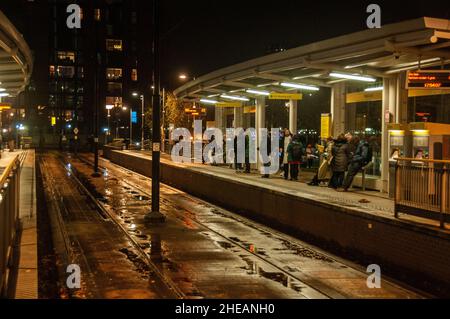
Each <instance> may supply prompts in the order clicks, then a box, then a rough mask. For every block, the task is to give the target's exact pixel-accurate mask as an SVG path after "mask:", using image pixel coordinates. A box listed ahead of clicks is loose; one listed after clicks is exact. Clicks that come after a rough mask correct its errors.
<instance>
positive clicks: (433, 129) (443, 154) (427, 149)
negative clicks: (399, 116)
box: [408, 122, 450, 160]
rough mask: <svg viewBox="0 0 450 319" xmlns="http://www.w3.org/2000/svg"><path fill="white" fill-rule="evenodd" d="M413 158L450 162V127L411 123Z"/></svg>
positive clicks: (438, 124)
mask: <svg viewBox="0 0 450 319" xmlns="http://www.w3.org/2000/svg"><path fill="white" fill-rule="evenodd" d="M408 126H409V131H410V132H411V136H412V154H411V157H412V158H418V159H419V158H424V159H435V160H450V125H449V124H440V123H429V122H420V123H410V124H409V125H408Z"/></svg>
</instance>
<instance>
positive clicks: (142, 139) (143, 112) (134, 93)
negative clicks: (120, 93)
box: [133, 92, 145, 151]
mask: <svg viewBox="0 0 450 319" xmlns="http://www.w3.org/2000/svg"><path fill="white" fill-rule="evenodd" d="M133 96H134V97H137V96H140V99H141V108H142V120H141V122H142V123H141V151H143V150H144V119H145V110H144V105H145V103H144V95H142V94H141V95H139V93H137V92H133Z"/></svg>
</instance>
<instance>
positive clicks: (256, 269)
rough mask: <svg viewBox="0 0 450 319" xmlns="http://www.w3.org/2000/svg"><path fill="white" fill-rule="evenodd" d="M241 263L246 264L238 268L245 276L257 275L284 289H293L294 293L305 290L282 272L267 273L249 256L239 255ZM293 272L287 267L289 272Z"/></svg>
mask: <svg viewBox="0 0 450 319" xmlns="http://www.w3.org/2000/svg"><path fill="white" fill-rule="evenodd" d="M239 257H241V258H242V260H243V261H245V262H246V264H247V266H243V267H240V268H241V269H244V270H246V271H247V275H259V276H261V277H263V278H266V279H268V280H271V281H275V282H277V283H280V284H282V285H283V286H284V287H287V288H290V289H293V290H294V291H296V292H301V291H302V289H303V288H305V287H304V286H303V285H302V284H301V283H300V282H298V281H296V280H292V279H290V278H289V277H288V276H287V275H286V274H283V273H282V272H268V271H265V270H264V269H262V268H261V267H260V266H259V265H258V263H257V262H256V261H254V260H252V259H251V258H250V257H249V256H246V255H239ZM291 270H295V271H296V269H293V268H290V267H289V271H291Z"/></svg>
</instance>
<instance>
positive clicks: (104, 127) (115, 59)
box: [40, 0, 152, 145]
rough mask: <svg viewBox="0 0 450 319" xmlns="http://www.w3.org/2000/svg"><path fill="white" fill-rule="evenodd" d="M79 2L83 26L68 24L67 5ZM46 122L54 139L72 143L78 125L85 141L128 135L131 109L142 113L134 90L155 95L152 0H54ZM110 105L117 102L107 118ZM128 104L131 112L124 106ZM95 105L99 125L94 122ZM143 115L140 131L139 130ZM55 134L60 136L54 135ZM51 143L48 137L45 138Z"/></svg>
mask: <svg viewBox="0 0 450 319" xmlns="http://www.w3.org/2000/svg"><path fill="white" fill-rule="evenodd" d="M71 3H77V4H78V5H79V6H80V8H81V12H80V18H81V28H80V29H77V28H74V29H70V28H69V27H68V26H67V23H66V22H67V18H68V17H69V15H70V13H68V12H67V6H68V5H69V4H71ZM47 8H48V10H49V20H48V21H49V54H48V71H47V72H48V83H49V88H48V104H47V106H46V112H45V114H43V116H45V117H46V119H47V125H45V126H43V127H40V134H41V135H42V134H45V135H46V136H51V137H50V140H52V143H50V144H55V143H58V144H60V145H61V144H64V142H67V143H69V141H70V139H71V138H73V137H74V136H73V135H74V134H73V132H74V129H75V128H78V130H79V133H78V135H79V137H80V141H81V142H83V141H84V142H86V141H88V140H90V137H93V136H94V135H95V134H94V133H95V130H96V129H97V130H98V131H99V134H100V135H99V136H100V137H101V136H102V135H105V134H106V133H107V131H108V123H109V125H110V127H109V132H111V138H112V137H115V138H119V137H120V138H129V135H130V109H132V110H135V111H137V113H138V114H141V102H140V101H139V99H138V98H135V97H134V96H133V93H138V94H139V95H141V94H143V95H144V96H145V97H146V99H145V100H146V101H150V97H151V82H152V79H151V73H152V62H151V61H152V58H151V57H152V39H151V38H149V36H148V35H149V34H151V28H152V12H151V2H147V1H137V0H127V1H121V0H98V1H92V0H89V1H87V0H86V1H83V0H80V1H60V0H58V1H56V0H50V1H49V4H47ZM106 105H113V107H114V108H113V109H112V110H111V111H110V115H111V116H110V118H109V119H108V111H107V110H106ZM125 107H126V111H124V109H125ZM96 110H97V111H98V124H97V126H96V125H95V120H96V116H95V114H96ZM139 121H140V116H138V123H135V128H134V130H135V131H136V134H135V136H137V135H138V134H137V133H138V132H140V127H141V126H140V125H139V124H140V123H139ZM55 139H56V140H55ZM46 142H47V143H48V142H49V141H48V138H46Z"/></svg>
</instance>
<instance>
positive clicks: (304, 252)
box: [283, 241, 334, 263]
mask: <svg viewBox="0 0 450 319" xmlns="http://www.w3.org/2000/svg"><path fill="white" fill-rule="evenodd" d="M283 246H285V247H286V248H287V249H288V250H290V251H292V252H293V253H294V254H296V255H298V256H301V257H306V258H311V259H315V260H320V261H325V262H329V263H332V262H334V260H333V259H331V258H328V257H327V256H324V255H321V254H319V253H317V252H315V251H313V250H311V249H309V248H305V247H300V246H297V245H295V244H292V243H290V242H288V241H283Z"/></svg>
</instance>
